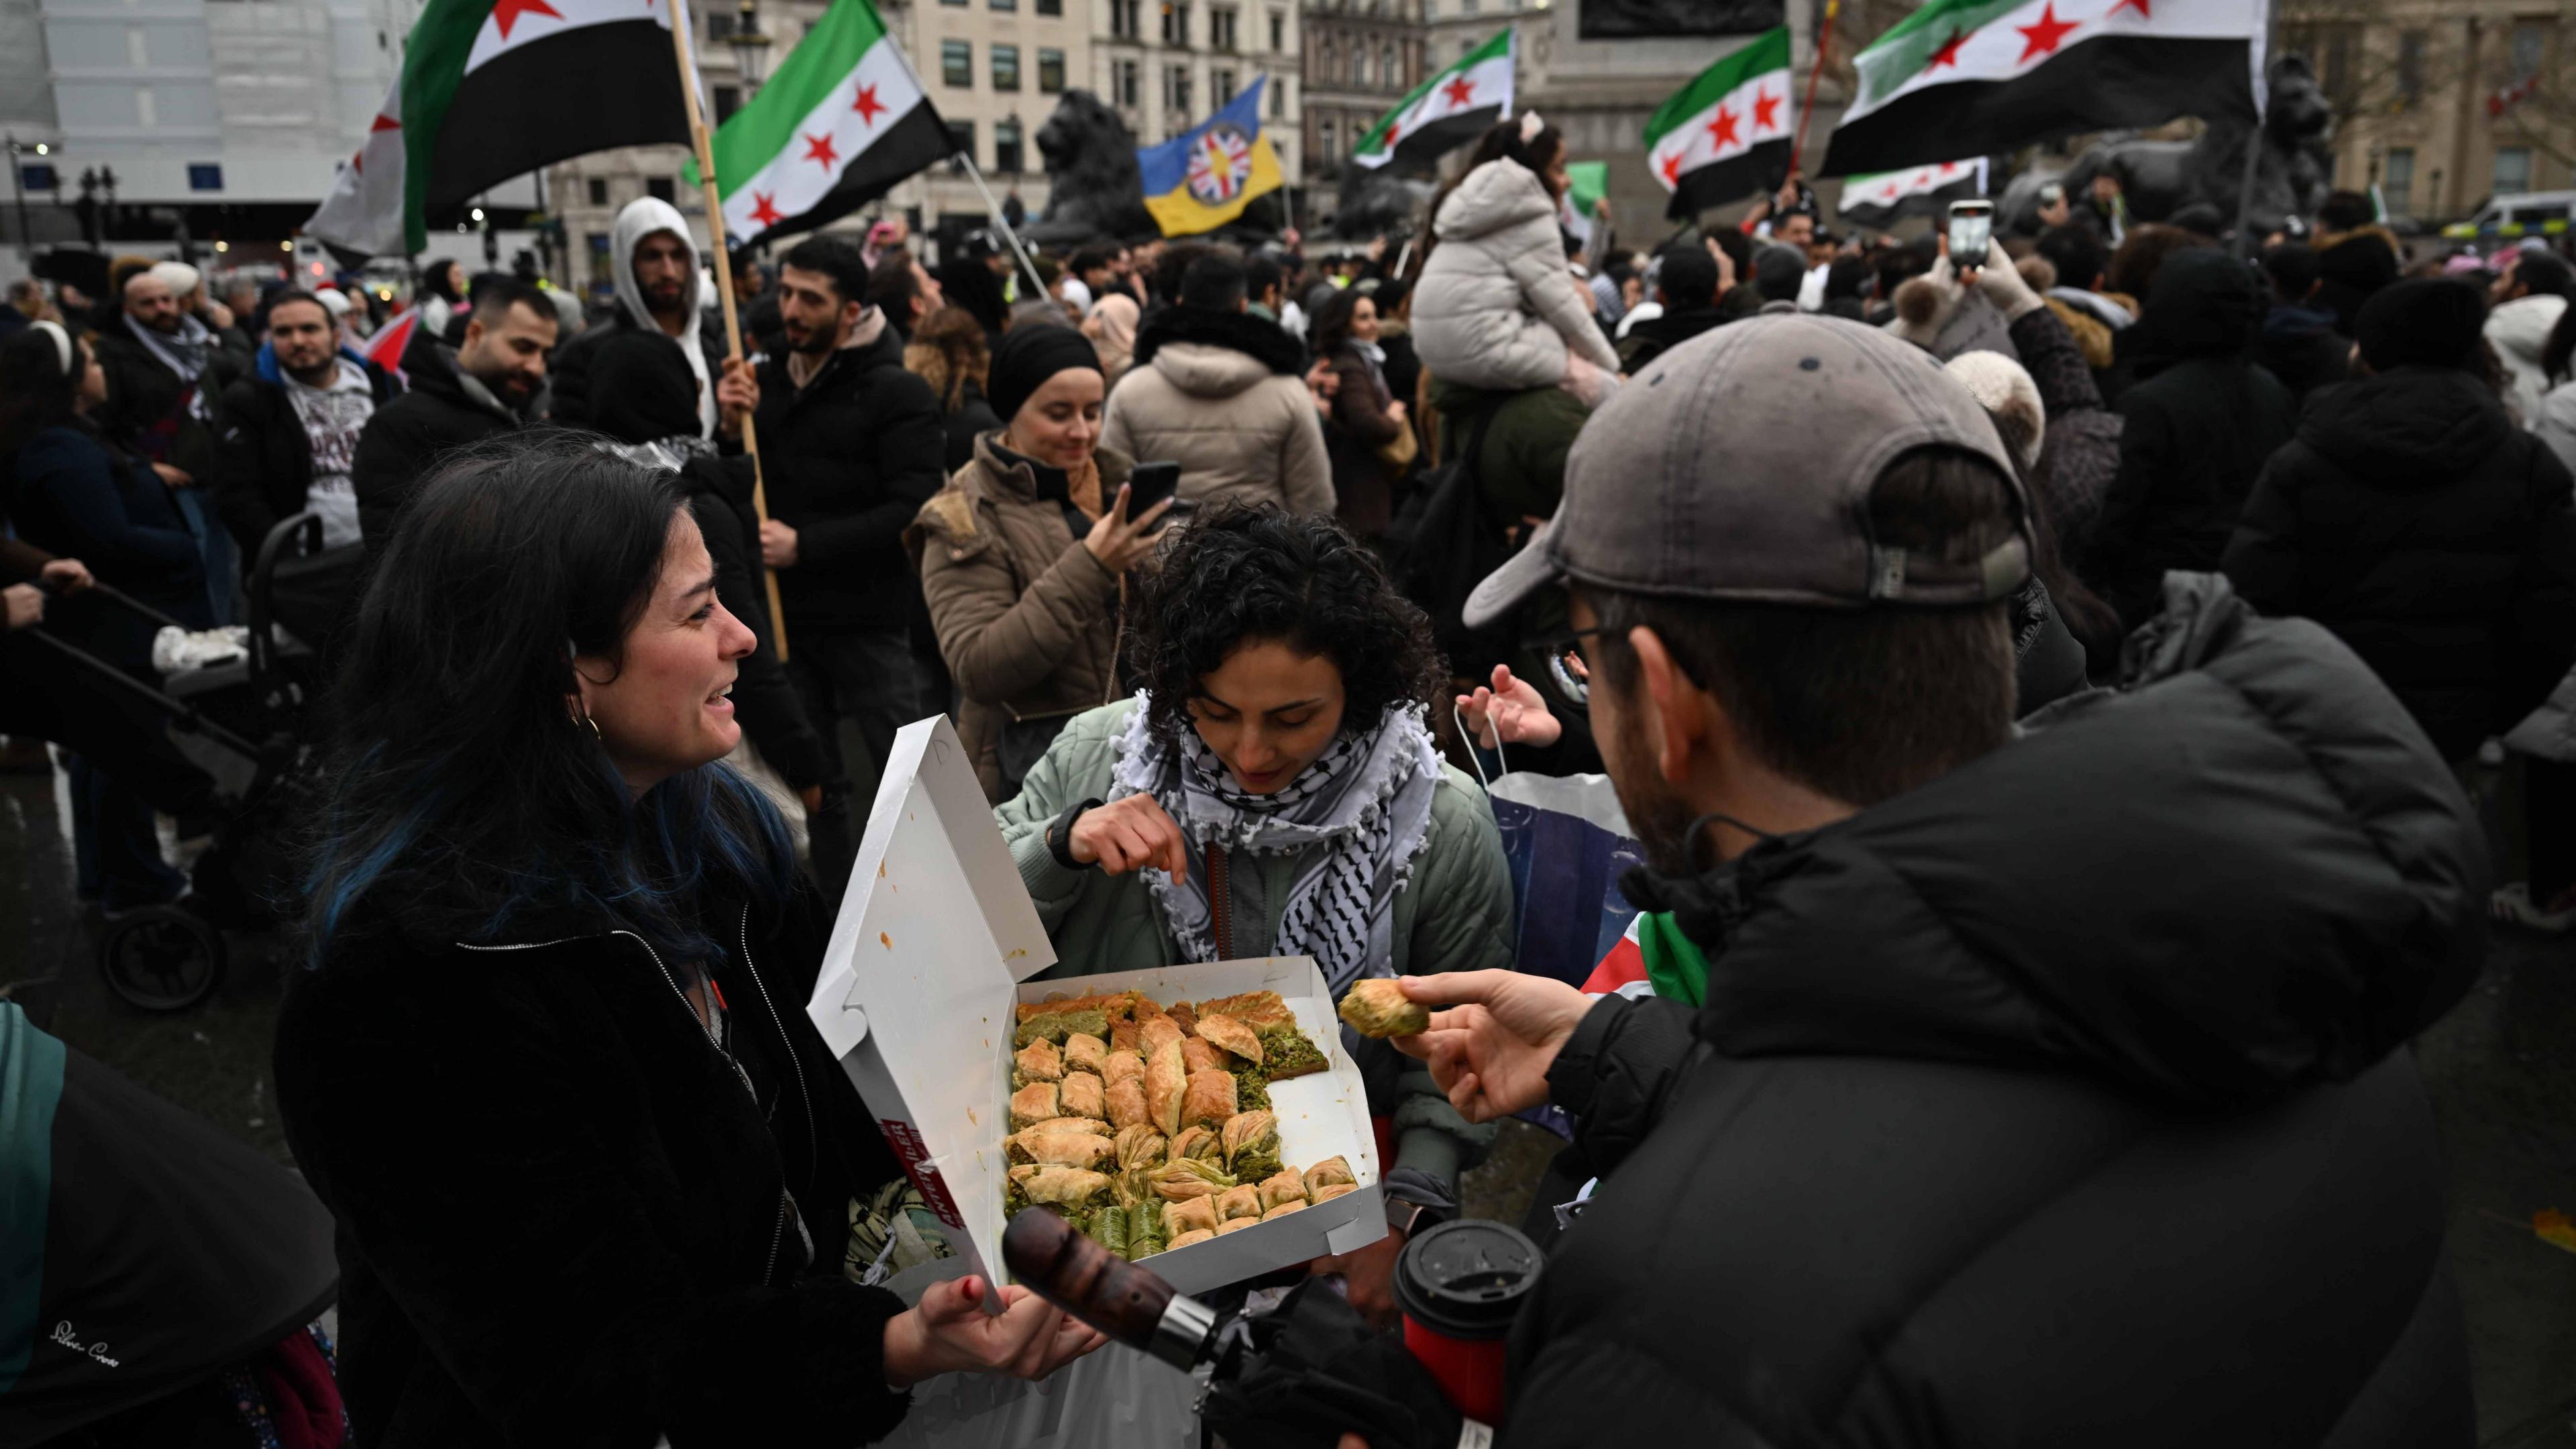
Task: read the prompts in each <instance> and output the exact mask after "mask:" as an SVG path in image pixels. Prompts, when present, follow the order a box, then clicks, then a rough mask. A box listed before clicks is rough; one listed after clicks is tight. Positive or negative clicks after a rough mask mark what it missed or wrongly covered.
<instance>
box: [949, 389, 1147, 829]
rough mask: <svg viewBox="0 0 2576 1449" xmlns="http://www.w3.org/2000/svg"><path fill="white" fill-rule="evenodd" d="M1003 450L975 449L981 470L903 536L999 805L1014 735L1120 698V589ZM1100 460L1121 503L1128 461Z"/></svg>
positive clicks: (968, 738) (978, 763)
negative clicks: (1004, 755)
mask: <svg viewBox="0 0 2576 1449" xmlns="http://www.w3.org/2000/svg"><path fill="white" fill-rule="evenodd" d="M1000 440H1001V434H1000V433H999V432H998V431H996V432H990V433H986V434H984V435H983V436H981V437H979V438H977V439H976V440H975V458H974V461H973V462H970V463H968V464H967V465H966V466H965V467H963V468H960V469H958V470H957V473H956V475H955V476H954V477H952V478H950V479H949V480H948V486H947V487H945V488H942V489H941V490H940V491H939V493H938V495H937V496H935V497H933V498H932V499H931V500H930V501H929V502H928V503H925V504H923V505H922V506H921V512H920V514H919V515H918V516H917V517H916V518H915V519H914V520H913V523H912V527H911V528H909V529H907V530H906V531H905V533H904V544H905V546H906V547H907V548H909V549H910V550H911V551H912V558H913V563H914V564H915V566H916V567H918V568H919V569H920V570H921V592H922V597H923V598H924V599H925V600H927V601H928V603H929V605H930V622H931V625H932V627H933V628H934V629H935V630H936V631H937V632H938V635H939V653H940V657H941V658H943V659H945V660H947V661H948V671H949V673H950V674H951V675H953V676H955V678H956V681H957V693H958V695H959V696H960V697H961V699H962V701H963V702H962V703H961V704H960V706H959V708H958V711H957V734H958V738H959V739H960V740H961V741H962V742H963V743H964V744H965V746H966V753H967V756H968V757H969V758H970V759H972V760H974V762H975V774H976V777H977V778H978V779H979V780H981V781H982V782H983V786H984V793H985V794H986V795H987V796H989V797H991V798H992V799H994V800H995V801H997V802H998V801H999V800H1001V799H1002V798H1003V797H1002V793H1001V792H1002V787H1003V780H1002V765H1001V756H1000V748H999V747H1000V742H1001V737H1002V731H1003V729H1004V727H1005V726H1006V725H1008V724H1009V723H1011V722H1013V721H1019V720H1046V719H1058V720H1061V719H1067V718H1070V717H1072V716H1073V715H1076V714H1079V713H1081V712H1082V711H1084V710H1087V709H1093V708H1096V707H1098V706H1099V705H1101V704H1103V703H1106V702H1107V701H1109V700H1111V699H1113V698H1116V697H1117V695H1118V670H1117V655H1118V578H1117V576H1116V575H1115V574H1112V573H1110V572H1109V570H1108V569H1106V568H1103V567H1102V566H1101V563H1100V560H1099V559H1097V558H1095V557H1093V556H1092V553H1091V550H1090V549H1087V548H1085V547H1083V545H1082V535H1080V534H1078V533H1076V532H1074V530H1073V527H1072V525H1071V524H1070V522H1068V520H1067V519H1066V517H1065V512H1064V507H1063V505H1061V504H1059V503H1057V502H1055V501H1054V500H1053V499H1047V498H1040V497H1038V492H1037V478H1036V476H1035V475H1034V473H1032V472H1031V470H1030V468H1029V465H1028V464H1027V463H1025V462H1011V463H1005V462H1004V461H1003V460H1002V459H1001V457H1000V456H999V455H998V454H996V452H995V451H994V445H995V444H996V443H998V442H999V441H1000ZM1093 456H1094V458H1095V459H1096V460H1097V462H1098V463H1099V466H1100V486H1101V491H1102V493H1103V495H1104V496H1106V497H1113V498H1114V497H1116V496H1117V493H1118V486H1119V485H1120V484H1122V483H1124V482H1126V481H1127V473H1128V468H1129V466H1130V465H1129V462H1128V459H1127V455H1126V454H1124V453H1120V452H1115V451H1113V450H1111V449H1109V448H1106V447H1103V448H1100V449H1098V450H1096V452H1095V453H1094V454H1093Z"/></svg>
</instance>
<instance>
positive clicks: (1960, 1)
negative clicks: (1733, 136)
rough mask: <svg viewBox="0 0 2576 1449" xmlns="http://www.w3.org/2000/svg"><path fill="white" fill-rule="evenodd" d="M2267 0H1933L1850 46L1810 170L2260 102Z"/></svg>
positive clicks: (1954, 152) (1917, 161) (1974, 149)
mask: <svg viewBox="0 0 2576 1449" xmlns="http://www.w3.org/2000/svg"><path fill="white" fill-rule="evenodd" d="M2269 18H2270V17H2269V15H2268V14H2267V0H1929V3H1927V4H1925V5H1924V6H1923V8H1922V9H1920V10H1917V11H1915V12H1914V13H1913V14H1912V15H1909V16H1907V17H1906V18H1905V19H1904V20H1903V21H1901V22H1900V23H1898V25H1897V26H1896V28H1894V29H1892V30H1890V31H1888V32H1887V33H1886V34H1885V35H1882V36H1880V37H1879V38H1878V39H1877V40H1876V41H1874V42H1872V43H1871V44H1870V46H1869V48H1868V49H1866V50H1863V51H1862V52H1861V53H1860V54H1859V55H1858V56H1855V57H1854V58H1853V60H1852V66H1853V68H1854V69H1855V70H1856V71H1857V72H1858V74H1859V84H1858V94H1857V96H1856V97H1855V98H1854V99H1853V101H1852V105H1851V109H1849V110H1847V111H1845V112H1844V113H1843V118H1842V123H1841V124H1840V125H1838V126H1836V127H1835V128H1834V136H1833V142H1832V145H1831V148H1830V149H1829V150H1828V151H1827V152H1826V154H1825V164H1824V166H1823V167H1822V168H1821V169H1820V170H1819V172H1818V174H1819V175H1823V176H1849V175H1852V174H1854V173H1855V172H1877V171H1897V170H1902V169H1904V168H1906V167H1911V166H1920V165H1922V164H1924V163H1925V162H1934V163H1938V162H1940V161H1943V160H1946V159H1949V158H1953V157H1958V156H1978V155H2000V154H2002V153H2004V152H2007V151H2011V150H2013V149H2015V148H2017V147H2020V146H2025V145H2028V144H2030V143H2032V142H2034V141H2044V140H2049V139H2052V138H2055V137H2059V136H2065V135H2069V134H2072V133H2075V132H2078V131H2102V130H2110V129H2114V128H2118V127H2134V126H2158V125H2162V124H2164V123H2165V122H2167V121H2170V120H2174V119H2175V118H2177V117H2181V116H2197V117H2200V118H2201V119H2203V120H2214V119H2216V118H2218V117H2221V116H2236V117H2242V118H2244V119H2246V120H2248V121H2251V120H2254V119H2256V118H2257V117H2259V116H2260V115H2261V113H2262V95H2263V37H2264V27H2265V25H2266V24H2267V22H2268V20H2269Z"/></svg>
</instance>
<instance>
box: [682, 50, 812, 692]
mask: <svg viewBox="0 0 2576 1449" xmlns="http://www.w3.org/2000/svg"><path fill="white" fill-rule="evenodd" d="M670 14H671V53H672V55H673V56H674V57H676V58H677V59H678V61H679V65H680V96H681V104H683V105H685V106H687V107H688V110H689V140H690V142H691V144H693V145H694V146H696V147H697V152H698V186H699V189H700V191H701V192H702V193H703V194H704V195H705V197H706V204H707V239H708V240H707V245H708V246H709V247H710V248H712V249H713V250H714V252H715V254H716V300H717V301H718V302H720V303H722V304H723V306H724V324H725V353H726V355H727V356H728V357H729V358H733V359H740V358H741V357H742V320H741V318H740V317H738V316H737V315H735V312H734V305H733V254H732V251H731V250H730V249H729V248H728V247H726V245H725V217H724V196H723V194H722V193H721V192H719V191H718V190H717V189H716V154H715V142H714V139H713V138H712V137H710V136H709V135H708V134H707V117H706V112H705V111H704V110H703V109H701V108H700V107H699V105H698V62H697V58H696V57H695V56H693V55H691V54H690V53H689V11H688V8H687V7H686V6H684V5H679V4H674V5H673V6H672V7H671V11H670ZM745 366H746V367H747V366H749V364H748V363H746V364H745ZM718 372H719V374H721V372H722V369H718ZM714 381H715V379H712V378H711V379H709V385H711V386H712V385H713V383H714ZM719 412H721V409H719ZM742 450H743V452H745V453H747V454H749V455H750V457H751V511H752V515H753V516H754V517H755V518H757V519H758V520H759V521H760V522H762V523H764V524H765V523H767V522H769V493H768V490H767V488H766V487H765V486H764V485H763V483H762V480H761V476H760V437H759V435H758V434H757V433H756V432H755V431H754V430H753V427H752V418H751V416H750V415H749V414H745V415H744V416H743V420H742ZM751 544H752V552H753V556H754V557H758V556H759V551H760V540H759V539H758V538H754V539H753V540H752V541H751ZM760 576H761V579H762V580H763V581H764V582H765V583H767V584H768V585H769V639H770V643H771V644H772V645H773V646H775V647H776V648H777V650H778V657H779V659H780V661H781V662H784V661H785V660H786V658H787V607H786V605H784V604H781V603H780V602H779V601H778V574H777V571H776V570H773V569H770V568H768V567H766V566H764V567H763V568H762V569H761V571H760Z"/></svg>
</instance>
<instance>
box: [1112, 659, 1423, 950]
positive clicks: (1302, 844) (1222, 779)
mask: <svg viewBox="0 0 2576 1449" xmlns="http://www.w3.org/2000/svg"><path fill="white" fill-rule="evenodd" d="M1150 705H1151V701H1150V700H1149V699H1148V698H1147V696H1146V695H1144V694H1143V693H1141V692H1140V693H1139V694H1138V695H1137V696H1136V711H1135V713H1134V714H1133V715H1131V716H1130V717H1129V718H1128V721H1127V731H1126V733H1125V734H1124V735H1123V736H1121V737H1120V739H1119V741H1118V760H1117V767H1116V770H1115V772H1114V774H1113V777H1112V778H1113V780H1114V782H1115V783H1114V785H1113V786H1112V788H1111V791H1110V798H1111V799H1113V800H1114V799H1118V798H1120V797H1123V796H1127V795H1151V796H1153V797H1154V799H1155V801H1156V802H1157V803H1159V804H1160V805H1161V806H1162V807H1163V810H1164V812H1165V813H1166V814H1168V815H1170V816H1171V817H1172V819H1173V821H1174V822H1175V823H1176V824H1178V825H1179V826H1180V827H1181V834H1182V837H1183V838H1184V839H1186V840H1188V841H1189V843H1190V853H1191V856H1192V862H1191V869H1190V872H1189V876H1188V879H1187V881H1186V882H1185V883H1183V884H1181V885H1178V886H1175V885H1174V884H1173V882H1172V878H1171V876H1170V875H1169V874H1168V873H1167V872H1164V871H1159V870H1147V871H1144V872H1142V874H1143V875H1144V877H1145V883H1146V886H1147V888H1148V889H1150V890H1151V891H1152V892H1153V895H1154V902H1155V904H1156V905H1157V906H1158V907H1160V908H1161V910H1162V913H1163V924H1164V925H1165V926H1166V927H1167V928H1168V929H1169V930H1170V931H1171V933H1172V938H1173V940H1174V941H1176V942H1178V943H1179V945H1180V949H1181V954H1182V955H1183V956H1184V957H1186V958H1187V959H1189V960H1192V961H1213V960H1215V959H1217V948H1216V927H1215V912H1214V908H1213V906H1212V905H1211V903H1210V902H1209V899H1208V873H1207V871H1206V870H1204V869H1202V868H1201V867H1200V864H1199V862H1200V860H1202V859H1203V858H1204V857H1205V855H1206V853H1207V849H1208V847H1209V846H1211V845H1215V846H1222V847H1223V848H1224V849H1225V850H1227V851H1228V852H1229V853H1232V852H1236V851H1243V852H1249V853H1251V854H1254V855H1287V854H1292V853H1295V852H1300V851H1306V850H1308V849H1310V848H1311V847H1315V846H1322V847H1324V848H1323V849H1322V850H1319V851H1316V852H1314V858H1313V859H1312V860H1311V861H1310V862H1309V863H1308V864H1307V865H1306V867H1305V868H1304V869H1303V870H1302V871H1301V872H1300V873H1299V875H1298V877H1297V880H1296V882H1295V883H1294V884H1293V885H1291V886H1290V887H1289V889H1288V902H1287V907H1286V909H1285V910H1284V911H1283V912H1282V913H1281V915H1280V919H1279V935H1278V939H1276V940H1274V941H1272V942H1271V943H1270V949H1271V951H1272V953H1273V954H1275V955H1281V956H1312V957H1314V958H1315V962H1316V964H1317V965H1318V966H1320V967H1322V968H1323V972H1324V979H1325V980H1326V982H1328V983H1329V984H1330V985H1331V987H1332V989H1333V991H1334V992H1335V994H1337V995H1338V994H1339V993H1340V991H1341V989H1342V988H1343V987H1344V986H1347V985H1349V984H1350V983H1351V982H1352V981H1354V980H1357V979H1358V978H1360V977H1362V976H1372V975H1374V976H1384V975H1388V974H1391V973H1392V971H1393V970H1394V921H1395V896H1396V892H1398V891H1400V890H1402V889H1403V888H1404V886H1405V883H1406V882H1407V881H1409V880H1410V879H1411V878H1412V876H1413V865H1414V862H1415V860H1416V859H1417V858H1418V857H1419V856H1420V855H1421V853H1422V846H1423V843H1424V841H1426V840H1427V839H1428V838H1429V836H1430V833H1431V799H1432V795H1433V793H1434V792H1435V791H1436V790H1437V789H1438V787H1439V784H1440V754H1439V751H1438V750H1437V749H1436V748H1434V747H1433V745H1432V742H1431V729H1430V726H1429V725H1428V724H1426V723H1425V721H1424V716H1423V713H1422V711H1421V709H1420V708H1419V707H1417V706H1412V705H1398V706H1395V707H1393V708H1391V709H1389V710H1388V711H1387V712H1386V714H1385V715H1384V716H1383V717H1381V718H1380V719H1379V720H1378V722H1377V725H1376V727H1375V728H1373V729H1369V730H1365V731H1357V732H1354V731H1349V730H1345V731H1344V732H1342V733H1341V734H1340V735H1337V736H1335V737H1334V740H1333V743H1332V744H1331V745H1330V746H1328V747H1327V748H1326V749H1325V751H1324V753H1323V754H1322V755H1320V756H1318V757H1316V760H1315V762H1314V763H1313V764H1311V765H1308V766H1307V767H1306V768H1305V770H1304V771H1302V772H1301V773H1299V775H1298V776H1297V778H1296V779H1294V780H1291V781H1289V782H1288V784H1287V785H1286V786H1284V787H1283V788H1281V789H1280V790H1279V791H1278V792H1277V793H1276V794H1271V795H1254V794H1249V793H1247V792H1245V791H1244V790H1243V789H1242V788H1241V787H1240V786H1238V785H1236V784H1235V782H1234V777H1233V776H1232V775H1231V774H1229V773H1227V771H1226V768H1225V763H1224V761H1222V760H1219V759H1218V758H1217V756H1216V752H1215V751H1213V750H1211V749H1209V748H1208V747H1207V743H1206V741H1204V740H1201V739H1200V738H1199V735H1198V731H1197V730H1194V729H1190V728H1187V727H1184V728H1182V729H1181V730H1180V731H1179V735H1180V738H1179V739H1178V740H1177V741H1174V742H1169V743H1167V742H1165V741H1163V740H1160V739H1158V738H1156V737H1155V734H1154V731H1153V729H1152V727H1151V726H1150V724H1149V723H1148V720H1149V717H1150V715H1151V713H1152V711H1151V708H1150ZM1175 746H1177V748H1176V747H1175Z"/></svg>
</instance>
